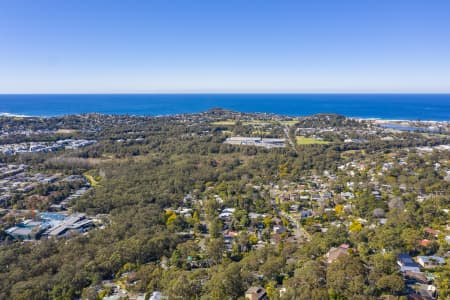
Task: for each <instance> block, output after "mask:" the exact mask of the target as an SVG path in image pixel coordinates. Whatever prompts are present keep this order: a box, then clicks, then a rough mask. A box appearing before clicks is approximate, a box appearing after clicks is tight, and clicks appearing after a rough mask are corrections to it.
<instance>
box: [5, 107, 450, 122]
mask: <svg viewBox="0 0 450 300" xmlns="http://www.w3.org/2000/svg"><path fill="white" fill-rule="evenodd" d="M207 111H208V110H205V111H199V112H185V113H171V114H157V115H150V114H128V113H126V112H123V113H101V112H80V113H68V114H58V115H29V114H20V113H9V112H0V117H6V118H58V117H64V116H77V115H86V114H100V115H114V116H124V115H129V116H138V117H155V118H158V117H171V116H179V115H190V114H199V113H205V112H207ZM237 112H239V113H246V114H274V115H278V116H283V117H287V118H304V117H310V116H313V115H316V114H338V113H322V112H319V113H315V114H311V115H301V116H299V115H298V116H294V115H284V114H277V113H270V112H243V111H237ZM339 115H342V114H339ZM343 116H344V117H346V118H348V119H353V120H357V121H371V122H374V123H377V124H389V123H402V122H403V123H410V122H419V123H429V124H437V123H450V119H449V120H417V119H409V120H408V119H383V118H381V117H379V118H378V117H353V116H346V115H343Z"/></svg>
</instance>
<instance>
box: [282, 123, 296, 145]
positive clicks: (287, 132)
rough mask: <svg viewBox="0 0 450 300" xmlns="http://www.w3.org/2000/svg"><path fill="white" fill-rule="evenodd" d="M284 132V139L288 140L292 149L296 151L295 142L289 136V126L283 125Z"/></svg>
mask: <svg viewBox="0 0 450 300" xmlns="http://www.w3.org/2000/svg"><path fill="white" fill-rule="evenodd" d="M283 131H284V134H285V135H286V139H287V141H288V142H289V144H290V145H291V147H292V149H293V150H294V151H295V152H297V148H296V147H295V143H294V141H293V140H292V139H291V137H290V136H289V126H287V125H284V128H283Z"/></svg>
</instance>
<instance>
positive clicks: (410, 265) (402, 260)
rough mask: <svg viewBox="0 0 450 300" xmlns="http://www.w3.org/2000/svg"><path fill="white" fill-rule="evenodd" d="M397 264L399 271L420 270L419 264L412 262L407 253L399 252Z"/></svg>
mask: <svg viewBox="0 0 450 300" xmlns="http://www.w3.org/2000/svg"><path fill="white" fill-rule="evenodd" d="M397 264H398V265H399V266H400V271H402V272H406V271H411V272H420V265H419V264H417V263H416V262H414V261H413V259H412V258H411V256H409V255H408V254H405V253H402V254H399V255H398V256H397Z"/></svg>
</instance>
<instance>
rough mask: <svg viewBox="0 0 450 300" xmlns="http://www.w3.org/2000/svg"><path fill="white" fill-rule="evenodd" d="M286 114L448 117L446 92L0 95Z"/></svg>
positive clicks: (13, 105)
mask: <svg viewBox="0 0 450 300" xmlns="http://www.w3.org/2000/svg"><path fill="white" fill-rule="evenodd" d="M218 107H220V108H225V109H231V110H236V111H242V112H267V113H276V114H284V115H290V116H306V115H311V114H316V113H338V114H343V115H346V116H349V117H361V118H379V119H397V120H440V121H450V94H101V95H99V94H64V95H0V113H9V114H16V115H29V116H57V115H67V114H78V113H88V112H98V113H105V114H131V115H153V116H155V115H169V114H179V113H192V112H202V111H206V110H208V109H211V108H218Z"/></svg>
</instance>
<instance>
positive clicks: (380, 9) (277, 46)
mask: <svg viewBox="0 0 450 300" xmlns="http://www.w3.org/2000/svg"><path fill="white" fill-rule="evenodd" d="M190 92H194V93H196V92H200V93H203V92H205V93H209V92H217V93H227V92H231V93H235V92H261V93H265V92H267V93H272V92H274V93H278V92H281V93H283V92H286V93H297V92H298V93H302V92H306V93H328V92H331V93H339V92H343V93H346V92H350V93H351V92H355V93H360V92H362V93H366V92H367V93H385V92H388V93H391V92H392V93H397V92H398V93H448V92H450V1H448V0H432V1H430V0H308V1H306V0H305V1H303V0H140V1H138V0H127V1H123V0H86V1H81V0H64V1H62V0H39V1H36V0H28V1H24V0H0V93H190Z"/></svg>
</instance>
